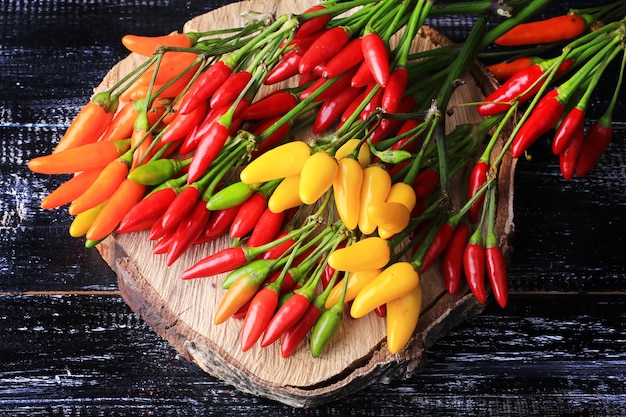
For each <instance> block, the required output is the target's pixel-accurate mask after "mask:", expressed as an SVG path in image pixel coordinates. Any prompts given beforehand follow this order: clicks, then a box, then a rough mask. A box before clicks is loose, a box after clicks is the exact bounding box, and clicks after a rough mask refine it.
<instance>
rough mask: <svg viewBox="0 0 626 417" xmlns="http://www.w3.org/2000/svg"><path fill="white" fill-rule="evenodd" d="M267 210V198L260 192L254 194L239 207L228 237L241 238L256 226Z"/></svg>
mask: <svg viewBox="0 0 626 417" xmlns="http://www.w3.org/2000/svg"><path fill="white" fill-rule="evenodd" d="M266 208H267V198H266V197H265V195H263V193H261V192H258V191H257V192H255V193H254V194H252V195H251V196H250V198H248V199H247V200H246V201H245V202H243V203H242V204H241V205H240V206H239V210H238V211H237V215H236V216H235V219H234V220H233V222H232V224H231V225H230V237H231V238H233V239H238V238H241V237H243V236H245V235H247V234H248V233H250V231H251V230H252V229H254V226H255V225H256V224H257V222H258V221H259V219H260V218H261V215H262V214H263V212H264V211H265V209H266Z"/></svg>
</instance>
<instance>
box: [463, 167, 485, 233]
mask: <svg viewBox="0 0 626 417" xmlns="http://www.w3.org/2000/svg"><path fill="white" fill-rule="evenodd" d="M488 172H489V164H487V162H485V161H478V162H476V164H474V169H472V173H471V174H470V177H469V186H468V189H467V199H468V201H469V200H471V199H472V197H474V196H475V195H476V193H477V192H478V190H479V189H480V188H481V187H482V186H483V185H484V184H485V183H486V182H487V173H488ZM485 194H486V193H483V195H482V196H480V197H479V198H478V200H476V201H475V202H474V204H472V206H471V207H470V209H469V211H468V212H467V216H468V218H469V221H470V222H471V223H476V222H477V221H478V220H479V219H480V214H481V212H482V209H483V205H484V201H485Z"/></svg>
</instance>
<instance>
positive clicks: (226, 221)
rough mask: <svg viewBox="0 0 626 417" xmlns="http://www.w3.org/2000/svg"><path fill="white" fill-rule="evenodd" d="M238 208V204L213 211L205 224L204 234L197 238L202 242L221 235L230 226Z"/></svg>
mask: <svg viewBox="0 0 626 417" xmlns="http://www.w3.org/2000/svg"><path fill="white" fill-rule="evenodd" d="M238 210H239V206H235V207H230V208H227V209H223V210H217V211H214V212H213V214H212V216H211V217H210V218H209V222H208V223H207V225H206V228H205V230H204V235H203V236H200V237H199V238H198V239H199V240H201V241H202V242H209V241H211V240H214V239H217V238H218V237H220V236H222V235H223V234H224V233H226V232H227V231H228V229H229V228H230V225H231V224H232V222H233V220H234V218H235V216H236V215H237V211H238Z"/></svg>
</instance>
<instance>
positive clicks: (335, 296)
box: [325, 268, 382, 308]
mask: <svg viewBox="0 0 626 417" xmlns="http://www.w3.org/2000/svg"><path fill="white" fill-rule="evenodd" d="M381 271H382V269H380V268H377V269H370V270H367V271H354V272H348V273H347V274H346V278H343V279H342V280H340V281H339V282H338V283H337V284H336V285H335V286H334V287H333V289H332V290H330V294H328V298H327V299H326V304H325V306H326V308H330V307H332V306H333V305H334V304H335V303H336V302H337V301H339V298H341V293H342V291H343V281H344V280H345V279H347V280H348V283H347V285H346V295H345V298H344V302H346V303H347V302H350V301H352V300H354V297H356V295H357V294H358V293H359V291H361V290H362V289H363V287H365V286H366V285H367V284H368V283H370V282H371V281H372V280H373V279H374V278H376V277H377V276H378V274H380V273H381Z"/></svg>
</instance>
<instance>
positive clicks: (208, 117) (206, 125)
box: [179, 102, 228, 155]
mask: <svg viewBox="0 0 626 417" xmlns="http://www.w3.org/2000/svg"><path fill="white" fill-rule="evenodd" d="M204 105H206V106H207V108H208V109H209V110H208V111H207V112H206V113H205V116H204V119H202V121H201V122H200V124H198V126H196V127H195V128H194V130H193V131H192V132H191V134H190V135H189V136H187V137H186V138H185V141H184V142H183V143H182V145H181V146H180V149H179V153H180V154H181V155H185V154H188V153H191V152H193V151H195V150H196V148H197V147H198V143H200V141H201V140H202V138H203V137H205V136H206V135H207V134H208V131H209V130H210V129H211V128H212V126H213V124H214V122H215V121H216V120H217V119H219V118H220V117H221V116H222V115H224V113H226V112H227V111H228V106H224V107H220V108H215V109H211V108H209V104H208V103H206V102H205V104H204Z"/></svg>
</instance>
